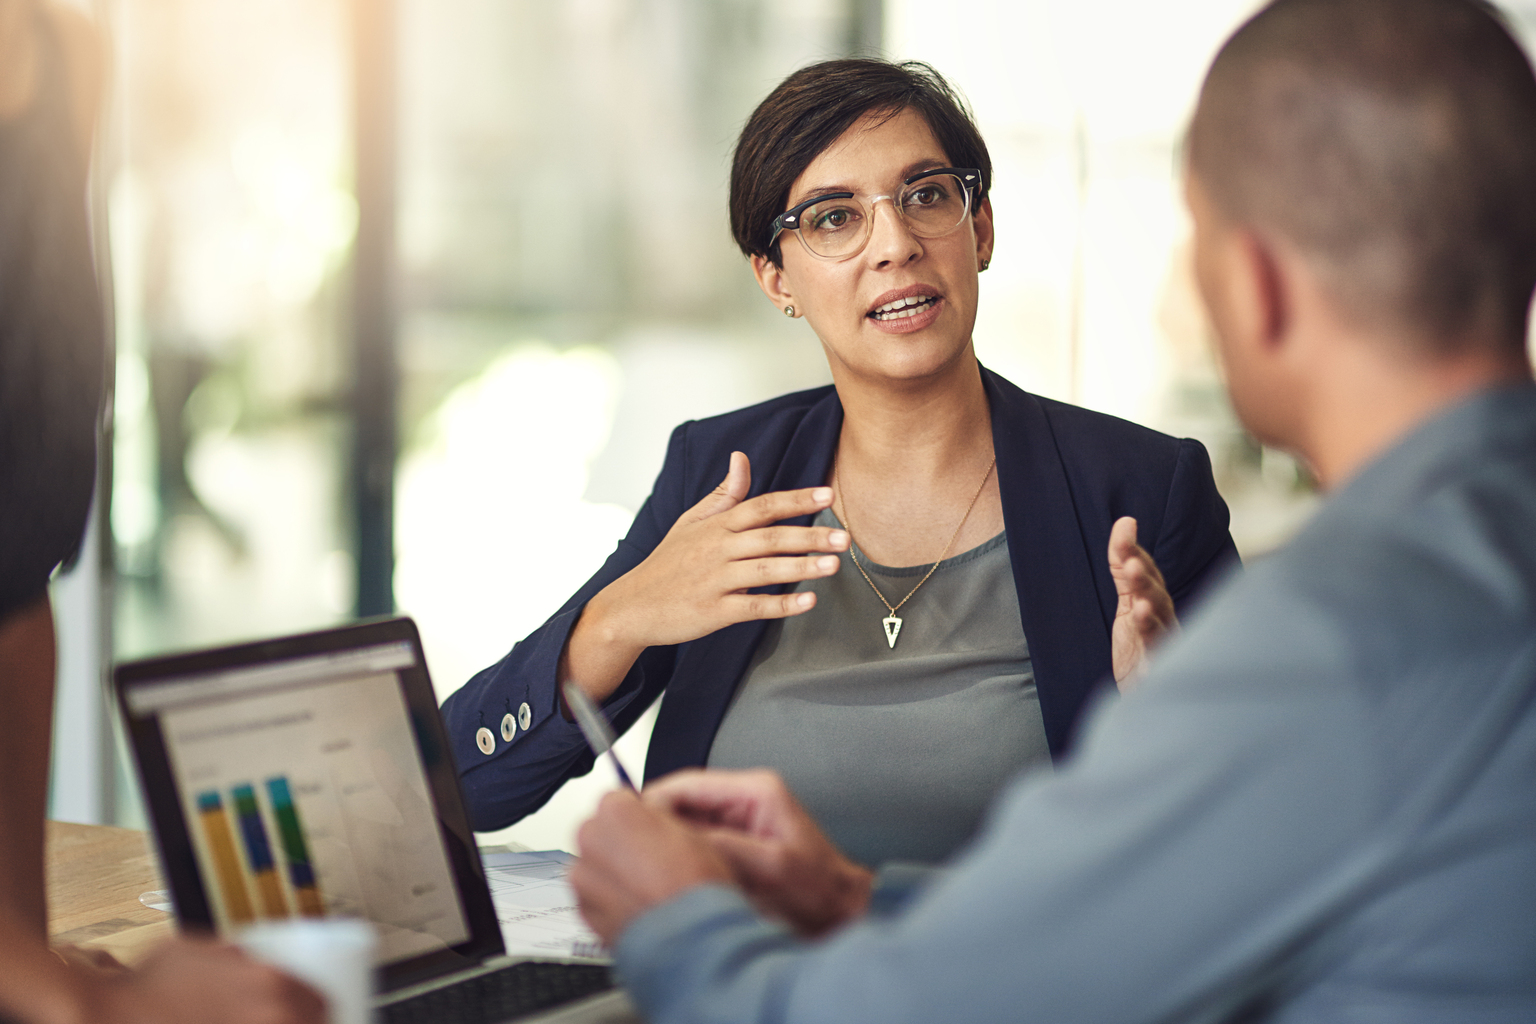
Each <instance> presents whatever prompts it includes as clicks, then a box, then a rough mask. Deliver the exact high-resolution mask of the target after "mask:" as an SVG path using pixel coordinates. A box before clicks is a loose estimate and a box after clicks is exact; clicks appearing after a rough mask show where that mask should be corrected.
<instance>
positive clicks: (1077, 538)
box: [443, 368, 1237, 831]
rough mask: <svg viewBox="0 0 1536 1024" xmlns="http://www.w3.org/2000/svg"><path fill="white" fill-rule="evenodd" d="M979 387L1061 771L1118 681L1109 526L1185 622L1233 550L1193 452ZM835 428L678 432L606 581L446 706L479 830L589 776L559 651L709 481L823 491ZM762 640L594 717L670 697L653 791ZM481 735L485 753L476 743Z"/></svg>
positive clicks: (714, 644)
mask: <svg viewBox="0 0 1536 1024" xmlns="http://www.w3.org/2000/svg"><path fill="white" fill-rule="evenodd" d="M981 373H982V380H983V383H984V385H985V388H986V394H987V400H988V402H989V403H990V405H991V414H992V445H993V449H994V451H995V452H996V454H997V479H998V487H999V489H1000V491H1001V493H1002V503H1003V522H1004V525H1005V527H1006V529H1007V531H1008V551H1009V554H1010V556H1011V558H1012V561H1013V575H1014V583H1015V585H1016V587H1017V588H1018V595H1019V613H1020V616H1021V618H1022V620H1023V621H1022V625H1023V628H1024V636H1025V638H1026V639H1027V640H1028V642H1029V652H1030V657H1031V659H1032V662H1033V668H1034V673H1035V686H1036V692H1037V693H1038V694H1039V699H1040V710H1041V713H1042V715H1043V717H1044V720H1045V734H1046V739H1047V741H1048V742H1049V744H1050V749H1051V754H1052V756H1053V758H1055V759H1058V760H1059V759H1060V758H1061V757H1062V756H1064V755H1065V753H1066V752H1067V750H1068V749H1069V747H1070V744H1071V739H1072V734H1073V728H1074V726H1075V725H1076V723H1077V720H1078V717H1079V715H1080V714H1081V712H1082V711H1083V708H1084V705H1085V704H1086V703H1087V701H1088V698H1089V696H1090V694H1091V693H1092V692H1093V690H1094V689H1095V688H1096V687H1097V686H1098V685H1099V684H1100V683H1102V682H1104V681H1106V680H1107V679H1108V678H1109V677H1110V675H1111V671H1112V665H1111V658H1110V627H1111V624H1112V623H1113V621H1114V615H1115V605H1116V595H1115V585H1114V580H1113V579H1112V578H1111V577H1110V575H1109V567H1108V562H1107V550H1108V547H1109V530H1110V526H1111V525H1112V524H1113V523H1114V521H1115V520H1116V519H1118V518H1119V517H1120V516H1125V515H1130V516H1135V517H1136V520H1137V523H1138V527H1139V529H1138V539H1139V540H1140V542H1141V544H1142V546H1143V547H1145V548H1146V549H1147V550H1148V552H1150V553H1151V555H1152V557H1153V558H1154V559H1155V560H1156V561H1157V564H1158V567H1159V568H1160V569H1161V570H1162V572H1163V576H1164V579H1165V580H1166V581H1167V584H1168V590H1169V592H1170V593H1171V594H1172V596H1173V600H1174V603H1175V605H1176V606H1178V608H1179V609H1180V612H1181V613H1182V612H1183V611H1184V609H1185V608H1186V607H1187V605H1188V603H1189V601H1190V599H1191V598H1192V597H1193V596H1194V595H1195V594H1196V593H1198V592H1199V591H1201V590H1203V589H1204V588H1205V586H1206V585H1207V584H1208V583H1210V581H1211V580H1212V578H1213V577H1214V576H1216V575H1218V574H1219V573H1221V572H1222V571H1223V570H1224V569H1225V568H1226V567H1227V566H1228V565H1232V564H1236V562H1237V549H1236V548H1235V547H1234V546H1233V544H1232V538H1231V536H1230V534H1229V533H1228V532H1227V524H1228V516H1227V506H1226V503H1225V502H1224V501H1222V499H1221V495H1220V494H1218V493H1217V491H1216V484H1215V481H1214V480H1213V479H1212V477H1211V465H1210V460H1209V459H1208V458H1207V457H1206V453H1205V449H1204V447H1203V446H1201V444H1200V443H1199V442H1198V441H1193V440H1189V439H1185V440H1178V439H1176V438H1172V437H1169V436H1167V435H1165V434H1160V433H1158V432H1156V431H1154V430H1149V429H1147V428H1145V427H1141V426H1138V425H1136V424H1134V423H1130V422H1127V421H1125V420H1121V419H1117V418H1115V417H1113V416H1107V415H1105V414H1103V413H1097V412H1091V411H1089V410H1087V409H1081V408H1078V407H1077V406H1073V405H1067V404H1064V403H1062V402H1055V401H1052V400H1050V399H1047V398H1040V397H1038V396H1036V395H1031V394H1027V393H1026V392H1024V391H1022V390H1020V389H1019V388H1017V387H1015V386H1014V385H1013V384H1011V383H1009V382H1008V381H1007V380H1005V379H1003V378H1002V377H999V376H998V375H997V374H994V373H992V372H991V371H989V370H987V369H985V368H982V371H981ZM842 419H843V408H842V404H841V403H840V402H839V401H838V397H837V392H836V390H835V389H834V388H832V387H831V386H827V387H821V388H815V389H813V390H810V391H801V392H797V393H795V394H791V395H785V396H783V397H781V398H776V399H773V400H772V401H769V402H764V403H762V404H761V405H754V406H751V407H749V408H746V409H739V410H737V411H735V412H731V413H726V414H724V415H722V416H715V417H711V418H710V419H706V420H697V421H690V422H688V423H684V424H683V425H682V426H680V427H678V428H677V429H676V430H675V431H673V433H672V439H671V441H670V443H669V444H668V446H667V457H666V461H665V463H664V464H663V465H662V469H661V473H660V475H659V476H658V477H657V479H656V486H655V489H654V490H653V491H652V492H651V496H650V497H649V498H648V499H646V502H645V504H644V506H642V507H641V509H640V512H639V514H638V515H636V516H635V521H634V523H633V525H631V527H630V530H629V534H628V535H627V536H626V537H625V538H624V539H623V540H622V541H620V542H619V546H618V547H617V549H615V550H614V552H613V554H612V555H610V556H609V557H608V560H607V562H605V563H604V564H603V567H602V569H600V570H599V571H598V572H597V574H596V575H594V576H593V577H592V578H591V579H590V580H588V581H587V582H586V584H585V585H584V586H583V587H582V588H581V589H580V590H579V591H577V592H576V594H575V595H574V596H573V597H572V598H571V599H570V600H569V601H567V602H566V603H565V605H564V606H563V607H562V608H561V609H560V610H559V611H558V612H556V613H555V615H554V616H553V617H551V618H550V620H549V621H548V622H546V623H545V624H544V625H543V626H541V627H539V628H538V629H537V630H535V631H534V632H533V633H531V634H530V635H529V636H528V638H527V639H525V640H523V641H522V642H521V643H519V644H517V645H516V646H514V647H513V648H512V650H511V652H510V653H509V654H508V655H507V656H506V657H505V658H503V659H502V660H501V661H500V662H498V663H497V664H495V665H493V666H491V667H490V668H488V669H486V670H485V671H483V672H480V673H479V674H477V675H476V676H475V677H474V678H473V679H471V680H470V681H469V682H467V683H465V684H464V686H463V687H462V688H461V689H459V690H458V691H457V692H456V693H454V694H452V695H451V696H450V697H449V698H448V699H447V700H446V701H445V702H444V703H443V715H444V718H445V719H446V723H447V727H448V735H449V738H450V743H451V746H452V749H453V755H454V759H455V760H456V762H457V763H458V766H459V774H460V777H461V779H462V781H463V784H464V792H465V795H466V797H467V798H468V802H469V812H470V820H471V821H472V822H473V824H474V827H475V828H476V829H477V830H481V831H485V830H489V829H495V828H502V827H505V826H506V825H509V824H511V823H513V822H514V821H517V820H518V819H520V818H522V817H524V816H525V815H527V814H530V813H532V812H533V811H535V810H537V809H538V808H540V807H542V806H543V805H544V803H545V802H546V801H547V800H548V799H549V798H550V796H552V795H553V794H554V792H555V790H556V789H558V788H559V787H560V785H561V784H562V783H563V782H564V781H565V780H566V779H568V778H571V777H573V776H577V775H584V774H586V773H587V772H588V771H589V770H590V769H591V767H592V762H593V757H592V752H591V751H590V750H589V749H588V747H587V745H586V742H585V741H584V740H583V738H582V736H581V733H580V731H579V730H578V729H577V727H576V726H575V725H574V724H572V723H569V722H567V721H566V720H565V719H564V717H563V716H561V714H560V712H559V699H558V697H557V695H556V685H555V674H556V669H557V665H558V663H559V659H560V652H561V650H562V649H563V648H564V646H565V641H566V637H567V636H568V635H569V634H570V631H571V627H572V626H574V625H575V623H576V620H577V618H578V617H579V616H580V614H581V610H582V608H583V607H584V606H585V605H586V603H587V601H588V600H590V599H591V598H592V597H593V596H594V595H596V594H597V593H598V592H599V591H600V590H602V589H603V588H604V587H606V586H607V585H608V584H609V583H611V582H613V581H614V580H616V579H618V578H619V577H620V576H622V575H624V574H625V573H627V572H629V570H631V569H633V568H634V567H635V566H637V565H639V564H640V562H641V561H643V560H644V559H645V558H646V556H647V555H649V554H650V553H651V551H652V549H654V548H655V546H656V545H657V544H658V543H660V541H661V539H662V537H664V536H665V535H666V533H667V531H668V530H669V529H671V527H672V524H673V523H674V522H676V521H677V518H678V517H679V516H680V515H682V514H683V512H685V511H686V510H687V509H689V508H691V507H692V506H693V505H695V504H697V503H698V502H699V501H700V500H701V499H702V498H703V497H704V496H705V495H706V494H708V493H709V492H710V491H712V490H713V489H714V488H715V487H716V486H717V485H718V484H719V483H720V480H721V478H722V477H723V476H724V475H725V471H726V467H727V466H728V465H729V460H730V454H731V452H733V451H742V452H745V453H746V454H747V456H748V457H749V458H750V459H751V460H752V488H751V494H752V495H754V496H755V495H758V494H762V493H765V492H768V491H783V490H793V489H796V488H801V487H815V486H818V485H821V484H824V483H826V481H827V478H828V476H829V475H830V473H831V469H832V456H833V454H834V452H835V450H836V447H837V438H838V432H839V429H840V428H841V426H842ZM810 519H811V517H810V516H804V517H800V518H798V519H795V520H788V522H790V523H792V524H795V525H805V524H808V523H809V522H810ZM775 589H783V588H775ZM766 625H767V623H766V622H763V621H758V622H743V623H738V624H736V625H734V626H728V627H726V628H724V629H721V630H718V631H716V632H714V633H711V634H709V635H708V636H704V637H700V638H699V639H697V640H693V641H690V642H688V643H684V644H678V645H675V646H669V647H651V648H647V649H646V651H645V653H643V654H642V655H641V656H640V658H639V660H638V661H637V662H636V663H635V666H634V667H633V668H632V669H631V670H630V672H629V674H628V675H627V676H626V677H625V678H624V681H623V682H622V683H621V684H620V685H619V688H618V689H617V690H616V691H614V693H613V695H612V696H611V697H610V698H609V699H608V701H607V702H606V703H605V704H604V707H605V709H606V710H607V713H608V715H609V716H610V717H611V718H612V720H613V722H614V725H615V727H616V728H617V729H618V730H619V731H620V732H622V731H623V730H625V729H627V728H628V727H629V726H630V725H631V724H633V723H634V721H635V720H636V719H637V718H639V716H640V715H641V713H642V712H644V711H645V709H646V708H647V707H649V706H650V704H651V702H652V701H654V700H655V699H656V698H657V697H658V696H660V695H661V693H662V691H663V690H665V691H666V694H667V696H666V700H664V701H663V702H662V706H661V711H660V713H659V715H658V716H657V719H656V727H655V731H654V732H653V733H652V737H651V746H650V751H649V754H648V756H647V758H646V764H645V777H646V779H647V780H649V779H654V778H657V777H658V776H661V775H665V774H667V773H668V772H671V771H675V770H676V769H678V768H684V767H688V766H697V765H703V764H704V763H705V761H706V759H707V758H708V756H709V749H710V745H711V744H712V743H713V742H714V737H715V731H716V730H717V729H718V728H719V726H720V721H721V719H722V718H724V716H725V712H726V709H727V708H728V707H729V705H730V702H731V698H732V696H733V695H734V694H735V692H736V687H737V685H738V684H739V683H740V681H741V677H742V674H743V673H744V672H745V670H746V667H747V664H748V662H749V661H750V660H751V658H752V653H753V651H754V649H755V648H756V647H757V643H758V641H759V639H760V638H761V637H762V634H763V630H764V629H765V628H766ZM524 704H527V705H528V715H527V716H526V717H525V721H527V726H526V727H520V728H516V729H515V730H514V735H513V738H512V740H511V742H507V741H505V740H504V739H503V732H502V728H503V726H502V722H503V719H504V718H505V716H506V715H508V714H511V715H512V716H513V718H514V720H515V719H516V718H517V716H518V712H519V711H520V710H521V708H522V706H523V705H524ZM482 728H484V729H487V730H488V733H487V734H486V735H481V734H480V730H481V729H482ZM487 737H488V738H489V745H490V746H491V752H490V753H489V754H487V753H485V752H484V750H483V748H482V747H481V745H480V743H482V742H485V741H486V739H487Z"/></svg>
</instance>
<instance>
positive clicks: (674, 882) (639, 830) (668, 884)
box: [570, 789, 731, 946]
mask: <svg viewBox="0 0 1536 1024" xmlns="http://www.w3.org/2000/svg"><path fill="white" fill-rule="evenodd" d="M576 848H577V852H578V853H580V854H581V859H580V860H579V861H577V862H576V864H575V865H574V866H573V867H572V868H571V873H570V882H571V887H572V888H574V889H575V890H576V900H577V902H578V903H579V904H580V905H581V915H582V917H585V918H586V919H587V924H589V925H591V926H592V930H593V931H595V932H597V934H598V935H599V936H600V937H601V938H602V940H603V942H605V943H606V944H608V945H609V946H612V945H613V943H614V942H615V941H617V939H618V937H619V936H620V935H622V934H623V933H624V929H625V928H627V927H629V924H630V922H631V921H633V920H634V919H635V918H637V917H639V916H640V915H641V914H643V913H645V912H646V911H647V910H650V909H651V908H652V907H655V906H658V905H659V904H662V903H665V902H667V901H668V900H670V899H672V897H674V896H676V895H678V894H679V893H681V892H682V891H683V890H685V889H691V888H693V887H694V886H696V885H704V884H706V883H709V882H724V883H729V882H730V881H731V873H730V871H729V869H727V868H726V866H725V865H724V864H723V863H721V861H720V858H719V857H717V856H716V855H715V853H714V851H713V850H711V849H710V846H709V844H708V843H707V842H706V841H705V840H704V837H703V836H702V835H701V834H699V833H698V832H697V831H696V830H694V829H692V828H690V827H689V826H688V825H686V824H685V823H683V822H682V821H679V820H678V819H676V818H674V817H673V816H672V815H670V814H667V813H666V812H665V811H662V810H658V809H654V808H651V807H647V806H646V805H645V804H643V803H641V801H640V798H639V797H637V796H636V795H635V794H634V793H632V792H630V791H629V790H627V789H626V790H617V791H615V792H612V793H609V794H608V795H607V796H605V797H603V801H602V803H600V804H598V806H597V813H596V814H594V815H593V816H592V817H591V818H589V819H588V820H587V822H586V824H584V825H582V826H581V830H580V831H579V832H577V833H576Z"/></svg>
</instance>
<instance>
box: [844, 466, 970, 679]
mask: <svg viewBox="0 0 1536 1024" xmlns="http://www.w3.org/2000/svg"><path fill="white" fill-rule="evenodd" d="M838 468H839V467H838V465H837V463H836V462H834V463H833V464H832V491H833V494H835V495H836V496H837V500H838V502H839V504H841V505H842V508H841V509H840V510H839V512H838V516H839V517H840V518H841V519H842V520H843V526H844V528H845V529H847V531H848V557H849V558H851V559H853V564H854V566H855V567H856V568H857V569H858V570H859V575H860V576H863V577H864V582H865V583H868V584H869V589H870V590H873V591H874V592H875V596H876V597H878V598H879V599H880V603H881V604H883V605H885V607H886V608H887V609H888V610H889V611H890V614H889V615H887V616H886V617H885V618H883V619H881V620H880V628H882V629H884V630H885V642H886V643H887V644H888V645H890V647H891V648H892V649H893V650H894V649H895V647H896V638H897V637H898V636H900V635H901V617H900V616H899V615H897V614H896V611H897V609H899V608H900V607H901V606H902V605H904V604H906V603H907V602H908V601H910V600H912V595H913V594H915V593H917V591H918V589H919V588H920V587H922V585H923V584H924V583H927V582H928V577H929V576H932V575H933V573H934V571H935V570H936V569H938V567H939V562H942V561H944V556H945V555H948V554H949V549H950V548H951V547H953V546H954V543H955V538H956V537H958V536H960V531H961V530H962V529H964V528H965V524H966V521H967V520H968V519H970V518H971V510H972V509H974V508H975V507H976V502H977V500H978V499H979V498H980V497H981V492H982V491H983V490H985V489H986V486H987V481H988V480H990V479H992V470H993V469H995V468H997V456H995V455H994V456H993V457H992V461H991V462H990V463H988V465H987V472H986V475H985V476H983V477H982V478H981V484H980V485H979V486H978V487H977V488H976V493H975V494H973V495H971V503H970V504H969V505H967V506H965V515H963V516H961V517H960V525H958V526H956V527H955V532H954V533H952V534H950V535H949V543H947V544H945V545H944V550H943V551H942V552H940V554H939V561H938V562H934V563H933V564H932V565H930V566H929V567H928V571H927V572H926V573H924V574H923V578H922V579H920V580H918V581H917V586H916V587H913V588H912V589H911V590H909V591H907V596H906V597H904V598H902V599H901V600H900V601H897V602H896V603H895V604H891V602H889V601H887V600H886V599H885V595H884V594H882V593H881V592H880V588H879V587H877V586H875V581H874V580H872V579H870V578H869V573H867V572H865V571H864V567H863V566H862V565H860V564H859V556H858V555H857V554H855V553H854V544H853V523H852V522H850V521H849V519H848V504H847V503H846V502H844V501H843V500H842V496H843V488H842V487H841V485H840V482H839V477H838Z"/></svg>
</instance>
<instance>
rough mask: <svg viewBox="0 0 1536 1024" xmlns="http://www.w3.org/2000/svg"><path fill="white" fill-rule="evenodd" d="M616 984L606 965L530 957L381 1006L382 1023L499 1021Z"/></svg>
mask: <svg viewBox="0 0 1536 1024" xmlns="http://www.w3.org/2000/svg"><path fill="white" fill-rule="evenodd" d="M613 987H614V984H613V978H612V977H611V976H610V975H609V973H608V968H606V967H604V966H602V965H600V964H549V963H537V962H533V961H527V962H523V963H516V964H510V965H508V966H506V967H503V968H502V969H501V970H499V971H492V972H491V973H489V974H482V975H480V976H478V977H475V978H466V979H465V980H464V981H461V982H459V983H458V984H456V985H449V986H448V987H447V988H440V989H437V990H436V991H434V992H424V993H422V994H421V995H419V996H412V997H411V998H410V999H403V1000H401V1001H400V1002H398V1003H393V1004H391V1005H389V1006H384V1007H381V1008H380V1010H379V1017H378V1019H379V1020H380V1021H381V1022H382V1024H497V1022H499V1021H506V1020H515V1019H516V1018H518V1017H523V1016H526V1015H528V1014H530V1013H535V1012H537V1011H539V1010H546V1009H549V1008H550V1007H552V1006H559V1005H560V1004H561V1003H568V1002H572V1001H574V1000H577V999H580V998H582V997H584V996H590V995H596V994H597V993H599V992H606V991H607V990H608V989H611V988H613Z"/></svg>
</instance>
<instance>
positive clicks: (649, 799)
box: [645, 769, 874, 937]
mask: <svg viewBox="0 0 1536 1024" xmlns="http://www.w3.org/2000/svg"><path fill="white" fill-rule="evenodd" d="M645 801H646V803H648V804H650V805H651V806H653V807H660V808H665V809H666V810H668V811H670V812H671V813H673V814H675V815H677V816H678V817H680V818H683V819H685V820H687V821H690V822H692V823H694V824H695V825H696V826H697V827H699V828H700V829H702V830H703V834H704V835H705V836H707V837H708V839H709V842H710V845H711V846H712V847H713V848H714V850H715V852H716V853H717V854H718V855H719V856H720V858H721V859H722V860H723V861H724V862H725V863H726V864H727V865H728V866H729V867H730V869H731V872H732V874H733V875H734V876H735V880H736V883H737V884H738V885H740V886H741V888H742V889H743V890H744V891H745V892H746V894H747V896H748V897H749V898H750V899H751V900H752V902H753V903H754V904H756V906H757V908H758V909H759V910H761V911H762V912H763V913H765V914H767V915H768V916H770V917H776V918H779V919H780V920H782V921H784V922H785V923H787V924H788V925H789V926H790V927H792V928H794V929H795V930H796V931H797V932H799V933H801V934H802V935H806V936H809V937H814V936H818V935H823V934H825V933H826V932H828V931H831V930H832V929H834V928H837V927H838V926H840V925H842V924H844V923H846V922H847V921H849V920H851V919H853V918H855V917H858V916H859V915H861V914H863V913H864V910H865V908H866V907H868V906H869V894H870V890H871V888H872V886H873V884H874V875H873V874H872V873H871V872H870V871H869V870H868V869H866V868H863V867H860V866H859V865H858V864H855V863H853V862H852V861H850V860H849V859H848V858H847V857H844V856H843V855H842V853H841V852H839V851H838V849H837V847H835V846H833V845H832V843H831V841H830V840H828V839H827V837H826V836H825V835H824V834H823V833H822V831H821V829H819V828H818V827H817V826H816V823H815V822H814V821H812V820H811V816H810V815H809V814H807V813H806V812H805V808H803V807H801V806H800V804H799V802H798V801H796V800H795V798H794V796H793V795H791V793H790V792H789V789H788V787H786V786H785V785H784V781H783V780H782V779H780V778H779V777H778V775H776V774H775V773H773V772H771V771H767V770H762V769H759V770H755V771H744V772H729V771H700V770H697V769H689V770H684V771H680V772H675V773H674V774H672V775H668V776H667V777H666V778H664V779H661V780H660V781H658V782H656V783H653V784H652V785H650V786H647V787H646V789H645Z"/></svg>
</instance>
